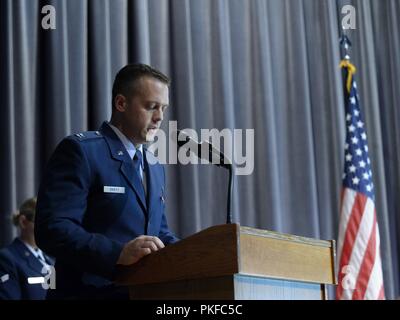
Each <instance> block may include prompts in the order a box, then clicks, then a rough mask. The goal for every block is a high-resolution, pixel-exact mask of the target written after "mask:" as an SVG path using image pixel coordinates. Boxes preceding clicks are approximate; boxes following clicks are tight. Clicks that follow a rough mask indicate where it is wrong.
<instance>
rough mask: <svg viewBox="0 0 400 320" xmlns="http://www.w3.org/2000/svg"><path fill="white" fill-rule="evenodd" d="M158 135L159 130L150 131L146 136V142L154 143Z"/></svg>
mask: <svg viewBox="0 0 400 320" xmlns="http://www.w3.org/2000/svg"><path fill="white" fill-rule="evenodd" d="M156 135H157V130H148V131H147V134H146V142H147V143H149V142H154V139H155V137H156Z"/></svg>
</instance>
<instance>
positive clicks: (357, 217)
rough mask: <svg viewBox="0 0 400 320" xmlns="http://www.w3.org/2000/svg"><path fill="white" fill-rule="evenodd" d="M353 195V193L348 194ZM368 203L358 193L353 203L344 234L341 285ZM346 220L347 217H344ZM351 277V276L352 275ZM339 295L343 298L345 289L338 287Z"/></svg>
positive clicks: (340, 274)
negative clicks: (343, 270) (343, 271)
mask: <svg viewBox="0 0 400 320" xmlns="http://www.w3.org/2000/svg"><path fill="white" fill-rule="evenodd" d="M348 194H349V195H351V193H348ZM347 200H348V199H345V202H346V203H347V204H348V205H350V201H351V199H350V200H348V201H347ZM366 202H367V198H366V197H365V196H363V195H362V194H359V193H356V196H355V198H354V202H353V207H352V209H351V212H350V218H349V219H348V223H347V228H346V231H345V233H344V239H343V247H342V250H341V253H340V257H339V261H340V264H339V265H340V270H339V277H338V280H339V283H341V282H342V280H343V276H344V274H343V273H342V272H341V270H342V269H343V267H345V266H348V265H349V261H350V257H351V253H352V249H353V244H354V241H355V239H356V236H357V233H358V228H359V225H360V221H361V217H362V214H363V211H364V208H365V204H366ZM342 218H344V219H345V220H346V217H345V216H342ZM350 276H351V275H350ZM337 289H338V290H337V295H338V296H339V299H340V297H341V296H342V291H343V287H342V286H338V288H337Z"/></svg>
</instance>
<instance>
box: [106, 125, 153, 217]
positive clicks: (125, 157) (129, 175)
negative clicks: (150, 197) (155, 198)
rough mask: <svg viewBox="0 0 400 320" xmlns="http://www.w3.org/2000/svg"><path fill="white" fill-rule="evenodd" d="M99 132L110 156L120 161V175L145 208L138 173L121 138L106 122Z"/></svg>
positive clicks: (145, 208) (144, 208) (144, 199)
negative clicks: (108, 149)
mask: <svg viewBox="0 0 400 320" xmlns="http://www.w3.org/2000/svg"><path fill="white" fill-rule="evenodd" d="M100 132H101V133H102V134H103V136H104V138H105V140H106V142H107V144H108V146H109V148H110V152H111V157H112V158H114V159H115V160H118V161H121V167H120V171H121V173H122V175H123V176H124V177H125V179H126V181H127V182H128V184H129V185H130V186H131V187H132V189H133V190H134V192H135V193H136V195H137V196H138V198H139V200H140V204H141V205H142V207H143V210H145V211H146V210H147V206H146V198H145V195H144V190H143V185H142V181H141V179H140V176H139V174H138V173H137V172H136V170H135V168H134V167H133V161H132V159H131V158H130V156H129V154H128V152H127V151H126V149H125V147H124V145H123V144H122V142H121V140H120V139H119V138H118V136H117V135H116V134H115V132H114V131H113V130H112V129H111V127H110V126H109V125H108V124H107V122H103V124H102V126H101V128H100Z"/></svg>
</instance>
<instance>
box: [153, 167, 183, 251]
mask: <svg viewBox="0 0 400 320" xmlns="http://www.w3.org/2000/svg"><path fill="white" fill-rule="evenodd" d="M163 175H164V186H165V171H164V167H163ZM158 237H159V238H160V240H161V241H162V242H163V243H164V244H165V245H168V244H171V243H175V242H177V241H179V239H178V238H177V237H176V236H175V235H174V234H173V233H172V232H171V231H170V230H169V228H168V222H167V217H166V216H165V209H164V210H163V212H162V217H161V226H160V232H159V235H158Z"/></svg>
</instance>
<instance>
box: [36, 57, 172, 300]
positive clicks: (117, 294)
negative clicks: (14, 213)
mask: <svg viewBox="0 0 400 320" xmlns="http://www.w3.org/2000/svg"><path fill="white" fill-rule="evenodd" d="M112 103H113V109H112V117H111V121H110V122H109V123H107V122H104V123H103V125H102V126H101V128H100V129H99V131H95V132H84V133H79V134H75V135H72V136H69V137H67V138H65V139H64V140H63V141H62V142H61V143H60V144H59V145H58V146H57V148H56V150H55V152H54V154H53V155H52V157H51V158H50V161H49V163H48V165H47V169H46V172H45V175H44V178H43V180H42V183H41V186H40V190H39V195H38V206H37V217H36V221H35V235H36V239H37V242H38V245H39V246H40V247H41V248H42V249H43V250H45V251H46V252H48V253H49V254H52V255H54V256H55V258H56V260H57V263H56V289H55V290H49V294H50V297H51V298H127V290H121V288H117V287H115V286H114V285H113V279H114V276H115V273H116V266H117V265H130V264H134V263H135V262H137V261H138V260H139V259H141V258H142V257H143V256H145V255H148V254H150V253H152V252H155V251H157V250H160V249H162V248H163V247H164V246H165V245H168V244H171V243H174V242H176V241H177V240H178V239H177V238H176V237H175V236H174V235H173V233H171V232H170V230H169V228H168V224H167V220H166V216H165V203H164V202H165V173H164V168H163V167H162V166H161V165H160V164H158V163H156V161H155V158H154V156H153V155H152V154H151V153H150V152H149V151H148V150H147V149H146V148H145V147H144V146H143V144H145V143H147V142H150V141H152V140H153V138H154V136H155V134H156V131H157V129H158V128H159V127H160V124H161V121H162V120H163V115H164V112H165V109H166V108H167V107H168V105H169V79H168V78H167V77H166V76H165V75H164V74H162V73H161V72H159V71H157V70H155V69H153V68H151V67H150V66H147V65H143V64H135V65H127V66H125V67H124V68H122V69H121V70H120V71H119V72H118V74H117V75H116V78H115V81H114V84H113V91H112Z"/></svg>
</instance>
